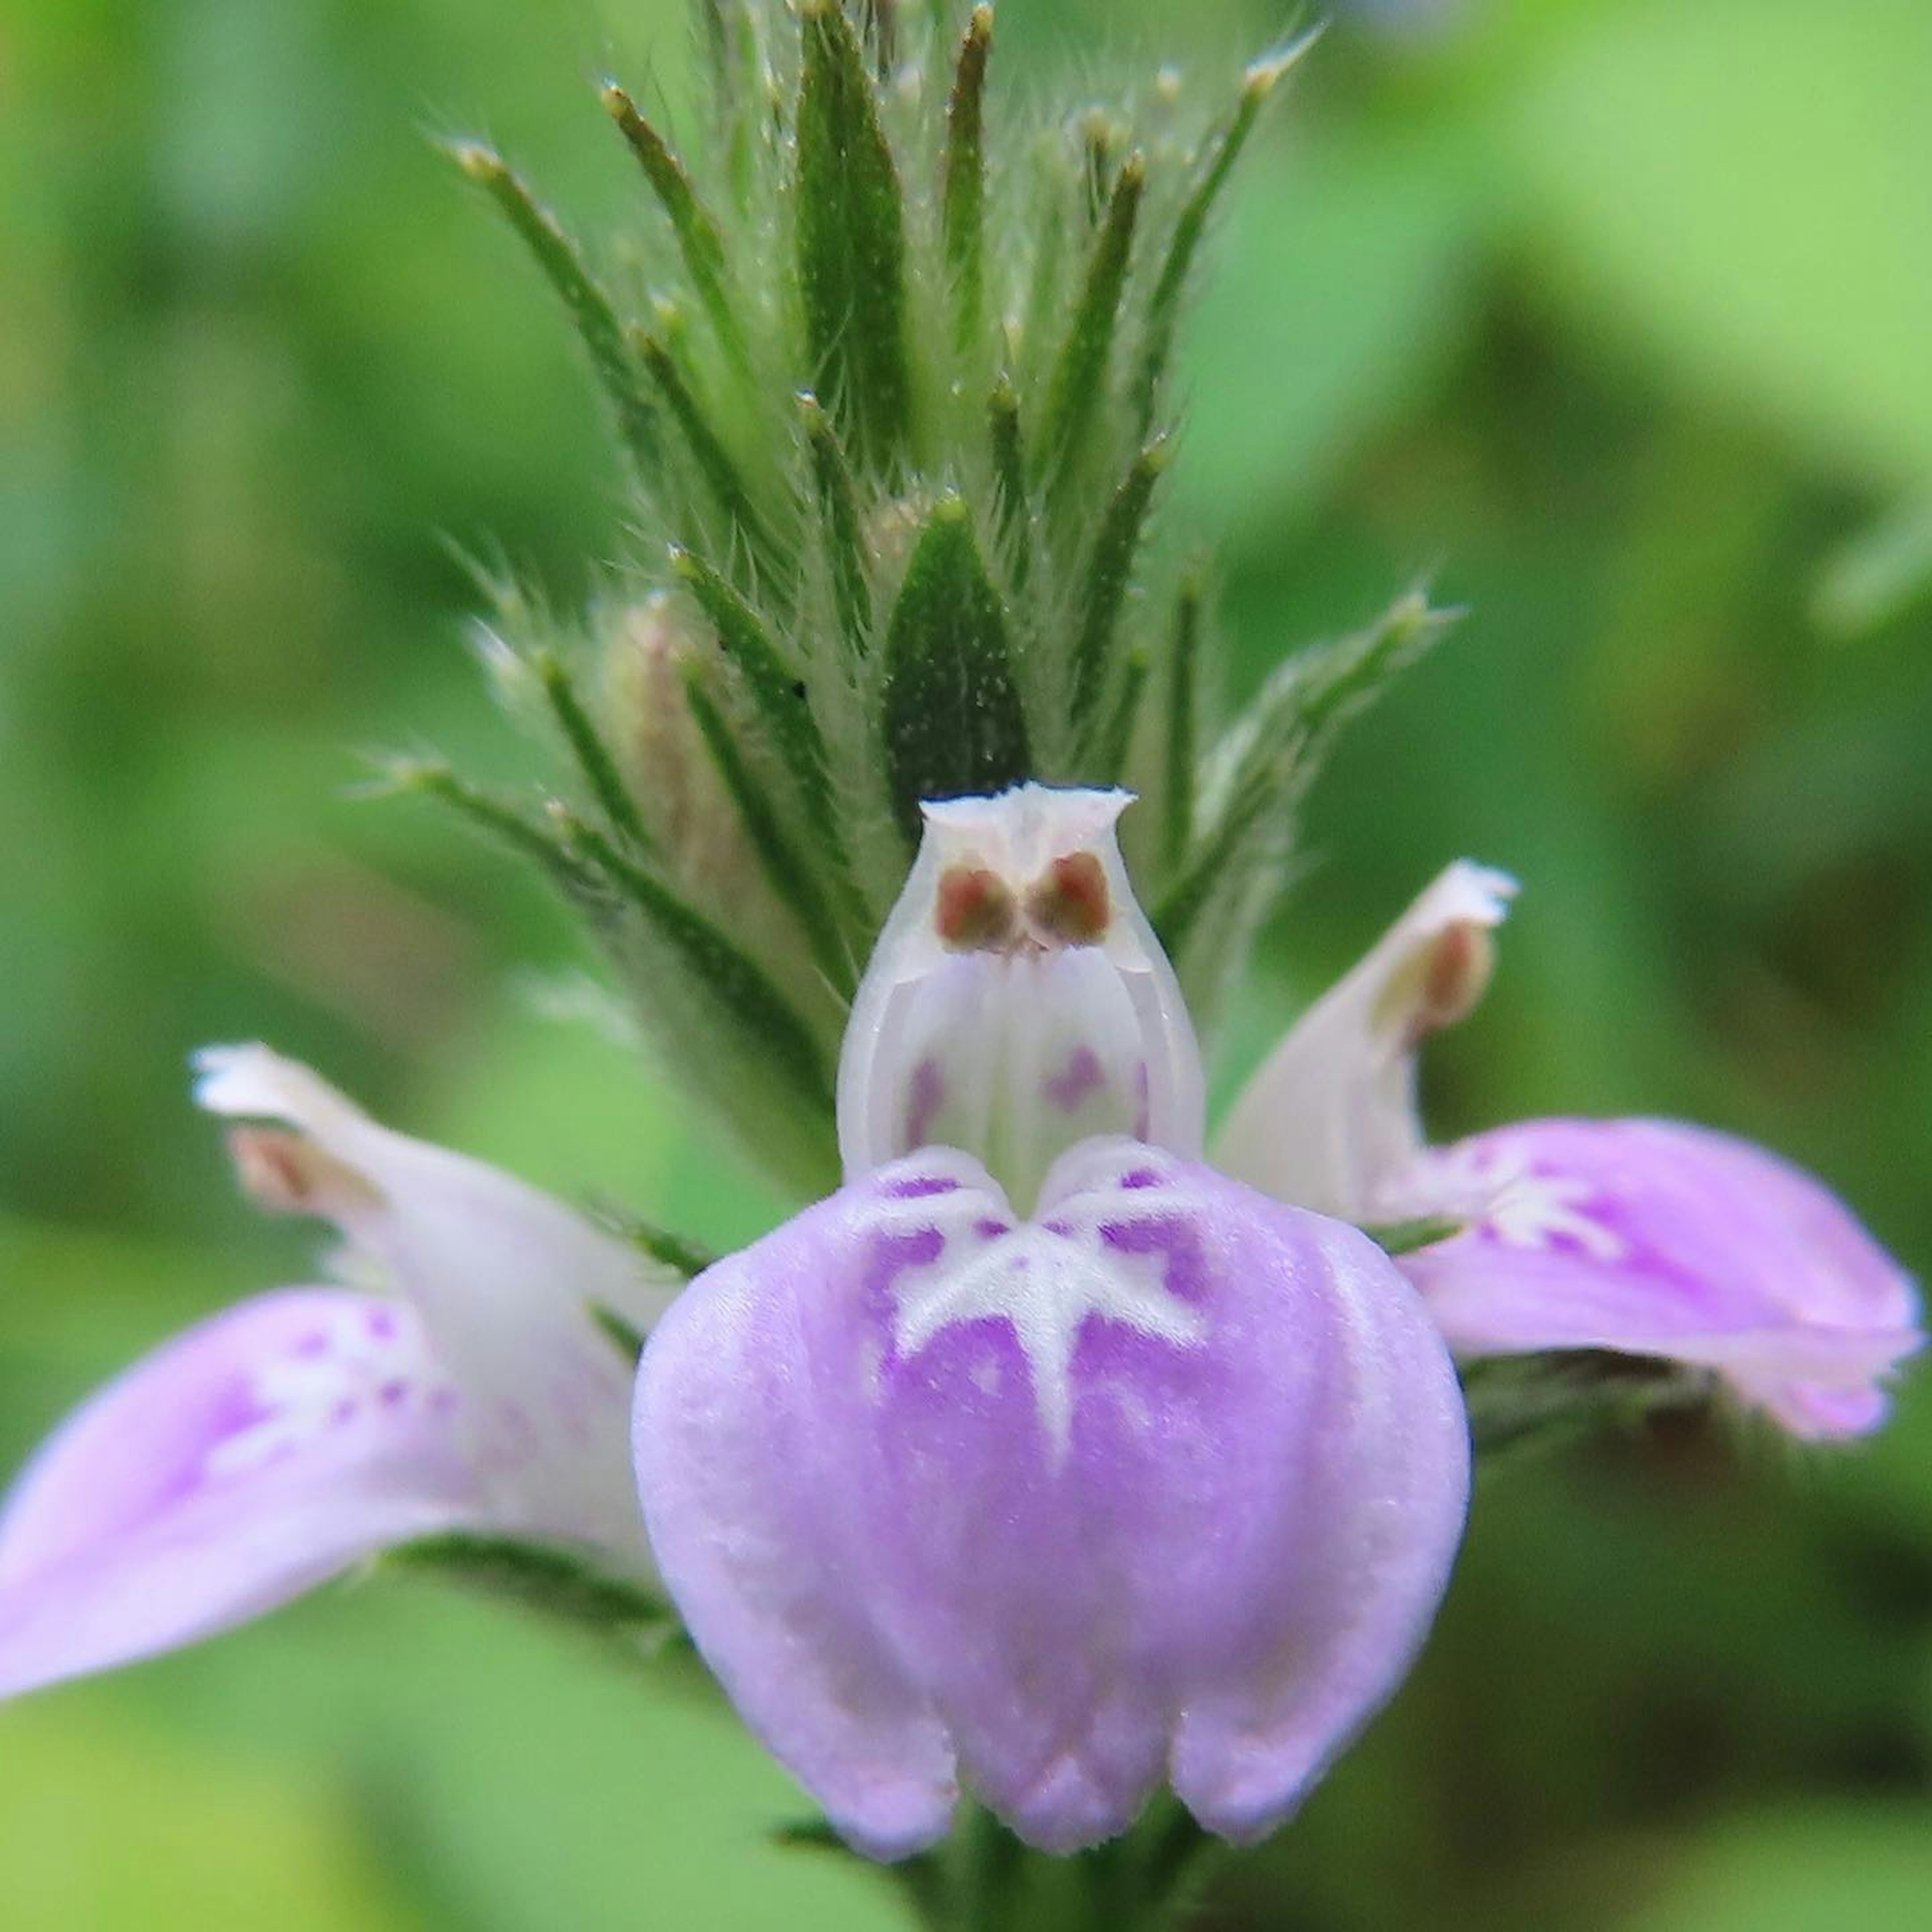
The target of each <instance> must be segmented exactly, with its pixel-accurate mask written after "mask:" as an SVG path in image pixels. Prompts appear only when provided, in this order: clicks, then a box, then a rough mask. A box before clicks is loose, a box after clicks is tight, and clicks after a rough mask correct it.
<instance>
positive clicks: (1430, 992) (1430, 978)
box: [1415, 921, 1496, 1033]
mask: <svg viewBox="0 0 1932 1932" xmlns="http://www.w3.org/2000/svg"><path fill="white" fill-rule="evenodd" d="M1495 964H1496V943H1495V941H1493V940H1492V939H1491V938H1490V935H1489V932H1488V929H1487V928H1486V927H1484V926H1478V925H1475V924H1474V923H1472V922H1469V921H1463V922H1461V923H1459V924H1457V925H1455V926H1450V927H1448V929H1446V930H1445V932H1443V934H1442V937H1441V938H1439V939H1438V940H1437V941H1436V944H1435V946H1434V947H1433V949H1432V950H1431V951H1430V956H1429V962H1428V965H1427V967H1426V968H1424V974H1423V980H1422V991H1421V998H1420V999H1419V1000H1418V1002H1417V1005H1416V1013H1415V1026H1416V1028H1417V1030H1418V1033H1434V1032H1435V1031H1437V1030H1438V1029H1439V1028H1442V1027H1446V1026H1454V1025H1455V1024H1456V1023H1457V1021H1459V1020H1462V1019H1467V1018H1468V1017H1469V1014H1470V1013H1471V1012H1472V1011H1473V1010H1474V1009H1475V1005H1476V1003H1477V1001H1479V1000H1480V999H1481V998H1482V997H1483V992H1484V988H1486V987H1487V986H1488V985H1489V983H1490V971H1491V969H1492V968H1493V966H1494V965H1495Z"/></svg>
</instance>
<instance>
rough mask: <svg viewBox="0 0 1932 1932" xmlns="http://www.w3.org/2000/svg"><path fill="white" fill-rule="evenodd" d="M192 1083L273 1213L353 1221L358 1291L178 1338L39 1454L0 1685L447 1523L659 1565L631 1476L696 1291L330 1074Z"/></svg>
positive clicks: (208, 1621) (160, 1631)
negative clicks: (611, 1323)
mask: <svg viewBox="0 0 1932 1932" xmlns="http://www.w3.org/2000/svg"><path fill="white" fill-rule="evenodd" d="M200 1075H201V1077H200V1081H199V1087H198V1088H197V1094H198V1097H199V1100H200V1102H201V1104H202V1106H204V1107H205V1108H207V1109H208V1110H209V1111H210V1112H213V1113H216V1114H219V1115H224V1116H227V1117H229V1118H236V1119H239V1120H243V1121H251V1122H269V1121H272V1122H275V1123H278V1124H277V1125H275V1126H273V1127H269V1126H261V1125H256V1126H248V1127H240V1128H238V1129H237V1130H236V1132H235V1134H234V1137H233V1147H234V1151H235V1155H236V1163H237V1166H238V1168H239V1171H240V1173H241V1175H242V1179H243V1181H244V1182H245V1184H246V1185H247V1186H248V1188H249V1190H250V1191H251V1193H253V1194H254V1196H255V1197H256V1198H257V1199H258V1200H259V1201H260V1202H263V1205H266V1206H268V1207H270V1208H275V1209H278V1210H282V1211H293V1212H299V1213H303V1214H319V1215H321V1216H323V1217H326V1218H327V1219H329V1220H332V1221H334V1222H335V1223H336V1225H337V1226H338V1227H339V1228H340V1229H341V1231H342V1233H343V1235H344V1237H345V1238H346V1241H347V1247H346V1249H345V1250H344V1255H343V1256H342V1258H341V1261H340V1262H339V1263H338V1273H339V1274H340V1275H341V1277H342V1279H343V1280H344V1281H345V1282H353V1283H356V1284H358V1285H357V1286H353V1287H351V1286H323V1287H300V1288H287V1289H279V1290H278V1291H276V1292H273V1293H271V1294H268V1295H261V1296H259V1297H257V1298H255V1299H254V1300H252V1301H245V1302H243V1303H242V1304H241V1305H240V1306H239V1307H236V1308H233V1309H230V1310H228V1311H227V1312H226V1313H225V1314H221V1315H217V1316H214V1318H213V1319H211V1320H209V1321H208V1322H204V1323H202V1325H200V1326H199V1327H198V1328H193V1329H191V1330H190V1331H188V1332H187V1334H184V1335H182V1336H180V1337H177V1338H176V1339H175V1340H173V1341H172V1342H170V1343H167V1344H166V1345H165V1346H163V1347H162V1348H161V1349H159V1350H158V1351H157V1352H155V1353H154V1355H151V1356H149V1357H148V1358H147V1359H146V1360H145V1361H142V1362H141V1363H139V1364H136V1366H135V1367H133V1368H132V1369H130V1370H128V1371H127V1373H125V1374H124V1375H123V1376H121V1377H120V1379H118V1380H117V1381H115V1382H112V1383H110V1385H108V1386H107V1388H104V1389H103V1390H102V1391H101V1392H100V1393H99V1394H97V1395H96V1396H95V1397H93V1399H92V1400H91V1401H89V1403H86V1405H85V1406H83V1408H82V1409H80V1412H78V1413H77V1415H74V1417H73V1418H71V1420H70V1421H68V1423H67V1424H65V1427H63V1428H62V1429H61V1430H59V1431H58V1433H56V1434H55V1436H53V1438H52V1440H51V1441H49V1442H48V1443H47V1444H46V1446H45V1447H44V1448H43V1449H42V1450H41V1451H40V1454H39V1455H38V1456H37V1457H36V1458H35V1460H34V1462H33V1463H31V1465H30V1466H29V1467H28V1470H27V1472H26V1474H25V1475H23V1477H22V1478H21V1479H20V1483H19V1484H18V1485H17V1487H16V1489H15V1490H14V1492H13V1496H12V1498H11V1499H10V1502H9V1503H8V1505H7V1509H6V1512H5V1516H4V1517H0V1696H10V1695H13V1694H17V1693H19V1692H21V1691H28V1690H31V1689H34V1688H36V1687H37V1686H39V1685H44V1684H47V1683H50V1682H55V1681H57V1680H58V1679H62V1678H68V1677H74V1676H80V1675H83V1673H86V1672H89V1671H93V1670H104V1669H106V1668H108V1667H110V1666H113V1665H115V1664H126V1663H129V1662H131V1661H133V1660H134V1659H136V1658H142V1657H146V1656H150V1655H153V1654H154V1652H157V1651H161V1650H166V1649H172V1648H173V1647H174V1646H177V1645H179V1644H183V1643H190V1642H192V1641H193V1640H195V1639H196V1638H198V1637H205V1636H208V1635H210V1634H212V1633H213V1632H214V1631H220V1630H223V1629H226V1628H228V1627H229V1626H230V1625H234V1624H236V1623H239V1622H242V1621H244V1620H245V1619H248V1618H249V1617H252V1616H259V1615H260V1614H261V1613H263V1612H264V1611H266V1610H272V1609H274V1608H275V1607H276V1606H277V1605H278V1604H283V1603H286V1602H287V1601H288V1600H289V1599H290V1598H292V1597H295V1596H297V1595H300V1594H301V1593H302V1592H303V1591H305V1590H307V1589H311V1588H312V1587H313V1586H314V1585H316V1584H317V1583H323V1582H324V1581H326V1580H327V1579H329V1577H334V1576H336V1575H338V1574H341V1572H343V1571H345V1570H347V1569H349V1568H351V1567H352V1566H353V1565H355V1564H356V1563H358V1562H362V1560H364V1559H366V1558H368V1557H369V1556H373V1555H374V1554H376V1553H377V1552H379V1551H381V1550H385V1549H387V1548H389V1547H392V1546H393V1545H396V1544H407V1543H410V1542H411V1541H414V1540H416V1539H417V1538H422V1537H426V1536H430V1535H435V1534H437V1533H440V1532H449V1531H463V1532H471V1533H474V1534H478V1535H509V1536H514V1537H517V1538H529V1539H531V1540H532V1541H538V1542H541V1543H544V1544H562V1545H565V1546H569V1547H574V1548H576V1549H579V1550H583V1552H585V1553H586V1554H588V1555H589V1556H592V1558H594V1559H595V1562H596V1563H597V1564H598V1566H599V1567H600V1568H602V1569H605V1570H607V1571H610V1572H612V1573H613V1574H616V1575H617V1576H619V1577H634V1578H637V1579H639V1580H646V1581H647V1580H649V1578H650V1577H651V1575H652V1568H651V1564H650V1559H649V1552H648V1550H646V1547H645V1544H644V1540H643V1534H642V1529H641V1526H640V1524H639V1523H638V1521H637V1509H636V1505H635V1502H634V1498H633V1497H632V1496H631V1493H630V1487H629V1484H628V1481H627V1479H626V1476H625V1450H624V1439H625V1417H626V1414H627V1412H628V1403H629V1389H630V1378H629V1376H628V1373H626V1370H625V1364H624V1362H623V1360H622V1356H621V1355H620V1354H619V1351H618V1350H617V1349H616V1348H615V1347H614V1346H613V1345H612V1343H611V1341H610V1339H609V1337H607V1335H606V1334H604V1332H603V1331H602V1330H601V1328H600V1325H599V1321H598V1312H599V1311H606V1312H607V1313H608V1314H609V1315H611V1316H615V1317H616V1318H617V1319H619V1320H620V1321H622V1322H623V1323H625V1325H628V1326H630V1327H631V1328H636V1329H637V1330H639V1331H642V1330H643V1329H644V1328H648V1327H649V1324H650V1323H651V1322H652V1321H653V1320H654V1319H655V1318H656V1316H658V1313H660V1312H661V1310H662V1308H663V1307H664V1304H665V1302H666V1301H667V1298H668V1297H669V1295H670V1292H671V1291H672V1289H673V1286H674V1285H675V1284H676V1282H678V1281H679V1280H681V1279H682V1278H681V1277H678V1276H676V1275H675V1274H673V1271H670V1270H668V1269H665V1268H661V1267H660V1266H658V1265H655V1264H653V1263H652V1262H650V1261H649V1260H648V1259H646V1257H645V1256H643V1255H641V1254H640V1253H637V1252H636V1251H635V1250H634V1249H632V1248H631V1247H629V1246H628V1244H625V1243H624V1242H622V1241H619V1240H618V1239H616V1238H615V1237H613V1236H612V1235H607V1234H605V1233H604V1232H601V1230H599V1229H597V1228H595V1227H594V1226H592V1225H591V1224H590V1223H588V1222H586V1221H585V1220H583V1219H582V1218H581V1217H580V1216H578V1215H577V1214H574V1213H573V1212H572V1211H571V1210H570V1209H568V1208H565V1206H564V1205H562V1203H561V1202H557V1201H554V1200H553V1199H550V1197H549V1196H547V1195H544V1194H542V1193H539V1192H538V1190H535V1188H532V1187H527V1186H526V1185H525V1184H523V1182H521V1181H517V1180H514V1179H513V1178H511V1176H510V1175H506V1174H502V1173H499V1172H498V1171H497V1170H496V1169H493V1168H490V1167H488V1166H484V1164H483V1163H481V1162H480V1161H475V1160H469V1159H467V1158H466V1157H464V1156H463V1155H461V1154H452V1153H450V1152H449V1151H447V1150H446V1149H444V1148H437V1147H431V1146H429V1145H426V1144H425V1143H424V1142H421V1141H416V1140H411V1139H408V1138H407V1137H406V1136H404V1135H401V1134H398V1133H392V1131H391V1130H389V1129H388V1128H386V1127H381V1126H379V1125H378V1124H377V1123H376V1122H375V1121H372V1120H371V1119H370V1118H369V1117H368V1115H365V1114H364V1113H363V1112H361V1111H360V1109H358V1108H356V1106H354V1105H353V1104H352V1103H350V1101H349V1100H346V1099H345V1098H344V1097H343V1096H342V1095H341V1094H338V1093H337V1092H336V1091H335V1089H334V1088H331V1087H329V1085H326V1083H325V1082H323V1081H322V1080H320V1079H317V1076H315V1075H314V1074H313V1073H311V1072H310V1071H309V1070H308V1068H306V1067H301V1066H298V1065H297V1064H295V1063H294V1062H293V1061H287V1060H284V1059H282V1058H279V1057H278V1055H275V1054H272V1053H271V1052H269V1051H268V1050H267V1049H266V1048H264V1047H260V1046H240V1047H218V1048H214V1049H210V1050H209V1051H208V1052H206V1053H205V1054H204V1055H202V1057H201V1060H200Z"/></svg>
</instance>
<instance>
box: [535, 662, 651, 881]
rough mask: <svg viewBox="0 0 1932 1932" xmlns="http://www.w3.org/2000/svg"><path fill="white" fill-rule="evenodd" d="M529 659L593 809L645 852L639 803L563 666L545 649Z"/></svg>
mask: <svg viewBox="0 0 1932 1932" xmlns="http://www.w3.org/2000/svg"><path fill="white" fill-rule="evenodd" d="M530 662H531V667H532V669H533V670H535V673H536V675H537V682H538V684H539V685H541V687H542V688H543V694H544V697H545V698H546V699H547V700H548V702H549V704H550V713H551V715H552V716H553V717H554V718H556V723H557V728H558V730H559V731H561V732H562V734H563V738H564V741H565V743H566V744H568V745H569V747H570V751H571V757H573V758H574V759H575V760H576V762H577V770H578V772H580V774H581V775H582V776H583V781H584V783H585V784H586V786H587V787H589V791H590V795H591V796H592V798H594V799H595V800H596V802H597V805H598V809H599V810H600V811H602V813H603V814H604V817H606V818H607V819H608V820H610V823H611V824H612V825H613V826H614V827H615V828H616V830H617V831H619V832H621V833H622V835H623V836H624V837H625V838H628V839H629V840H630V841H631V843H632V844H634V845H635V846H636V847H637V848H638V850H640V851H643V852H648V851H649V850H650V849H651V845H652V840H651V836H650V834H649V832H647V831H646V829H645V828H644V821H643V819H642V818H641V817H640V816H639V814H638V811H637V800H636V799H634V798H633V797H632V796H631V788H630V787H629V786H628V785H627V784H625V782H624V780H623V778H622V775H621V774H620V773H619V771H618V769H617V766H616V760H614V759H613V758H612V757H611V756H610V749H609V748H608V746H607V745H605V744H604V740H603V739H602V737H601V736H600V735H599V733H598V730H597V727H596V726H595V724H592V722H591V719H590V715H589V712H587V711H586V710H585V709H584V708H583V701H582V700H581V699H580V698H579V697H578V696H577V688H576V685H575V684H574V682H573V681H572V679H571V675H570V672H569V670H568V667H566V666H565V664H564V661H563V660H562V658H559V656H558V655H557V654H556V652H554V651H550V650H541V651H538V652H535V654H534V655H532V658H531V660H530Z"/></svg>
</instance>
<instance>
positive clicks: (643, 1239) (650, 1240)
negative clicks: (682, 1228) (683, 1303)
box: [595, 1203, 718, 1281]
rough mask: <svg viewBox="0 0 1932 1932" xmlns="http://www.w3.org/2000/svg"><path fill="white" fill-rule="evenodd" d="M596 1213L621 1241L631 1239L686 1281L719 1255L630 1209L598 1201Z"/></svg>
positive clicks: (601, 1221) (635, 1246) (600, 1223)
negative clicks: (642, 1217) (643, 1217)
mask: <svg viewBox="0 0 1932 1932" xmlns="http://www.w3.org/2000/svg"><path fill="white" fill-rule="evenodd" d="M595 1216H596V1219H597V1220H598V1223H599V1225H601V1226H604V1227H606V1228H607V1229H610V1232H611V1233H612V1234H613V1235H616V1237H617V1238H618V1239H619V1241H628V1242H629V1243H630V1244H631V1247H634V1248H635V1249H636V1250H637V1251H638V1253H640V1254H643V1255H646V1256H649V1259H651V1260H652V1261H654V1262H662V1263H663V1264H664V1266H665V1267H666V1268H675V1269H676V1271H677V1272H678V1273H679V1274H681V1275H682V1276H683V1277H684V1278H685V1280H687V1281H693V1280H696V1279H697V1277H698V1276H700V1275H701V1274H703V1272H704V1271H705V1270H706V1268H709V1267H710V1265H712V1262H715V1261H716V1260H717V1259H718V1257H717V1256H716V1255H715V1253H712V1250H710V1249H709V1248H706V1247H700V1246H699V1244H697V1242H695V1241H686V1240H685V1238H684V1237H683V1236H682V1235H674V1234H673V1233H672V1232H670V1230H669V1229H667V1228H661V1227H659V1226H658V1225H657V1223H655V1221H646V1220H642V1219H641V1218H640V1217H638V1216H637V1215H635V1214H632V1213H631V1211H629V1210H628V1208H613V1207H611V1206H610V1205H607V1204H605V1203H599V1204H598V1205H597V1206H596V1208H595Z"/></svg>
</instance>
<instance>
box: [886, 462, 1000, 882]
mask: <svg viewBox="0 0 1932 1932" xmlns="http://www.w3.org/2000/svg"><path fill="white" fill-rule="evenodd" d="M885 738H886V745H885V749H886V770H887V773H888V776H889V781H890V784H891V789H892V808H893V811H894V812H895V815H896V816H897V817H898V822H899V824H900V826H901V829H903V830H904V832H905V835H906V838H907V841H908V843H910V844H916V843H917V842H918V838H919V801H920V800H921V799H929V798H952V797H957V796H961V795H962V794H963V793H970V792H993V791H998V790H1002V789H1004V787H1007V786H1008V785H1012V784H1019V782H1020V781H1022V779H1024V778H1026V777H1028V775H1030V773H1031V753H1030V751H1029V749H1028V739H1027V727H1026V718H1025V712H1023V710H1022V707H1021V704H1020V696H1019V687H1018V686H1017V685H1016V683H1015V682H1014V679H1013V658H1012V643H1011V640H1010V636H1009V634H1008V630H1007V615H1006V611H1005V608H1004V606H1003V605H1002V604H1001V601H1000V597H999V593H998V592H997V591H996V590H995V589H994V588H993V586H992V582H991V580H989V578H988V577H987V574H986V566H985V565H984V563H983V562H982V561H981V559H980V547H979V544H978V543H977V541H976V540H975V538H974V534H973V520H972V515H971V511H968V508H967V506H966V505H965V503H964V502H962V501H961V500H960V499H959V498H958V497H956V496H949V497H947V498H946V499H944V500H943V501H942V502H941V503H939V504H938V506H937V507H936V508H935V509H934V510H933V511H932V514H930V515H929V517H927V519H926V526H925V528H924V529H922V531H921V532H920V533H919V541H918V543H917V544H916V546H915V547H914V549H913V557H912V562H911V564H910V566H909V567H908V568H907V571H906V577H905V583H904V586H902V588H901V590H900V592H899V595H898V602H897V603H896V604H895V605H894V606H893V608H892V619H891V622H890V623H889V625H888V626H887V628H886V684H885Z"/></svg>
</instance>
